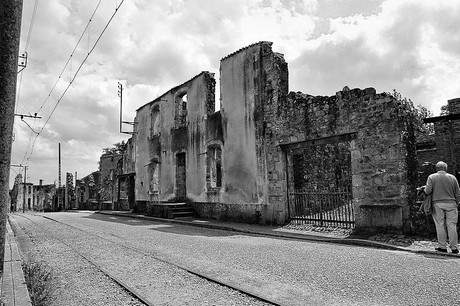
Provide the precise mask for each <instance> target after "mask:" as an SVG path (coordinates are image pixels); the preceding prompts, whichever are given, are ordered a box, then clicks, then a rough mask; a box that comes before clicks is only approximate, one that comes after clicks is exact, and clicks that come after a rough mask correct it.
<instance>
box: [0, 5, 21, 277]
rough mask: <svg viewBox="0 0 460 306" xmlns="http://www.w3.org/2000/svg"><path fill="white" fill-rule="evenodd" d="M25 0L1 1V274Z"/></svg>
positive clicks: (1, 269)
mask: <svg viewBox="0 0 460 306" xmlns="http://www.w3.org/2000/svg"><path fill="white" fill-rule="evenodd" d="M21 17H22V0H1V1H0V42H1V43H0V114H1V115H0V272H1V273H0V274H1V275H3V260H4V257H5V231H6V215H7V206H8V199H9V196H10V195H9V177H10V162H11V144H12V140H13V123H14V106H15V99H16V81H17V74H18V60H19V38H20V34H21Z"/></svg>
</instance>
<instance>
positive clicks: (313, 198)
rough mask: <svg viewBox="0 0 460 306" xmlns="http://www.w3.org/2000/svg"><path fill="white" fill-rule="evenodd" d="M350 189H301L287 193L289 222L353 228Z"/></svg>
mask: <svg viewBox="0 0 460 306" xmlns="http://www.w3.org/2000/svg"><path fill="white" fill-rule="evenodd" d="M352 200H353V198H352V193H351V189H350V188H321V189H313V188H311V189H310V188H302V189H295V190H294V189H293V190H291V191H290V192H289V212H290V218H291V221H293V222H294V223H298V224H313V225H319V226H335V227H343V228H354V226H355V215H354V211H353V201H352Z"/></svg>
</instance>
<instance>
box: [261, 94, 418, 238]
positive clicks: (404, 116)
mask: <svg viewBox="0 0 460 306" xmlns="http://www.w3.org/2000/svg"><path fill="white" fill-rule="evenodd" d="M283 102H284V103H276V104H272V105H271V112H266V117H265V119H264V120H265V121H266V122H271V125H270V126H267V130H266V131H265V135H271V137H270V138H274V139H276V140H278V143H276V144H279V145H281V146H286V145H288V144H297V145H300V146H301V145H302V143H303V142H310V143H311V141H315V139H316V140H320V139H323V138H327V137H339V138H338V139H340V137H341V135H342V137H345V136H346V135H352V136H350V137H351V140H349V142H348V143H349V150H350V154H351V169H352V186H353V201H354V208H355V214H356V227H357V228H358V229H364V230H365V229H371V228H372V229H375V228H389V229H402V228H403V225H404V221H405V220H406V219H407V218H408V215H409V202H410V201H413V200H414V199H413V195H412V191H411V190H412V189H413V188H415V185H416V175H414V174H416V165H414V164H413V163H411V162H410V161H408V160H407V156H408V155H410V154H412V155H415V142H414V136H413V131H411V129H410V126H409V124H408V122H410V120H409V117H410V116H411V112H410V109H409V108H408V107H407V105H404V104H403V103H401V102H400V101H398V100H397V99H395V98H394V97H393V96H391V95H389V94H385V93H383V94H377V93H376V92H375V90H374V89H373V88H367V89H364V90H361V89H353V90H349V89H348V88H347V87H346V88H344V90H342V91H340V92H338V93H337V94H336V95H335V96H331V97H322V96H317V97H314V96H310V95H306V94H302V93H294V92H291V93H289V95H288V96H287V99H286V100H284V101H283ZM345 138H346V137H345ZM409 153H410V154H409ZM271 154H272V156H271V157H272V159H270V158H268V159H267V160H268V163H269V164H268V168H269V169H273V167H276V164H277V163H276V162H271V161H270V160H273V155H274V154H275V151H274V150H272V152H271ZM289 154H290V153H289V152H287V155H288V156H289ZM412 157H414V156H412ZM274 159H275V160H282V159H283V155H282V154H281V151H278V156H277V157H276V158H274ZM288 170H289V169H288ZM291 171H292V170H291ZM269 173H270V172H269ZM276 174H278V173H276ZM271 175H272V176H273V173H272V174H271ZM284 178H285V177H283V176H282V175H281V177H278V179H279V181H281V180H284ZM284 181H285V180H284Z"/></svg>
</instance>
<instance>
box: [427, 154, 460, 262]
mask: <svg viewBox="0 0 460 306" xmlns="http://www.w3.org/2000/svg"><path fill="white" fill-rule="evenodd" d="M436 171H437V172H436V173H433V174H431V175H430V176H429V177H428V180H427V182H426V188H425V193H426V194H432V201H433V221H434V224H435V225H436V233H437V236H438V247H437V248H436V251H438V252H444V253H447V236H449V247H450V249H451V250H452V253H454V254H458V247H457V245H458V236H457V222H458V209H457V207H458V204H459V203H460V188H459V186H458V181H457V179H456V178H455V176H453V175H452V174H449V173H446V171H447V164H446V163H445V162H442V161H440V162H438V163H437V164H436ZM446 229H447V230H446Z"/></svg>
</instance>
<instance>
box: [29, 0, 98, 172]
mask: <svg viewBox="0 0 460 306" xmlns="http://www.w3.org/2000/svg"><path fill="white" fill-rule="evenodd" d="M36 1H38V0H36ZM101 2H102V0H99V2H98V4H97V5H96V8H95V9H94V10H93V13H92V14H91V17H90V18H89V21H88V23H87V24H86V27H85V29H84V30H83V32H82V33H81V35H80V38H79V39H78V41H77V43H76V44H75V47H74V48H73V50H72V53H71V54H70V56H69V59H68V60H67V62H66V63H65V65H64V67H63V68H62V71H61V73H60V74H59V77H58V78H57V80H56V82H55V83H54V85H53V87H52V88H51V91H50V93H49V94H48V96H47V97H46V99H45V100H44V101H43V103H42V105H41V106H40V108H39V110H38V111H37V113H39V112H40V111H41V110H42V108H43V106H44V105H45V103H46V102H47V101H48V99H49V97H51V94H52V93H53V91H54V89H55V88H56V86H57V84H58V83H59V81H60V79H61V77H62V75H63V73H64V72H65V69H66V68H67V65H68V64H69V62H70V63H71V60H72V57H73V55H74V53H75V51H76V49H77V48H78V46H79V44H80V42H81V40H82V38H83V36H84V34H85V32H86V30H87V29H88V27H89V25H90V23H91V22H92V20H93V17H94V15H95V14H96V12H97V10H98V8H99V6H100V4H101ZM26 45H28V44H26ZM21 77H22V74H21ZM23 121H24V120H23ZM34 126H35V120H34ZM29 128H31V127H30V126H29ZM31 130H32V131H33V132H34V133H35V134H36V135H37V136H36V137H38V135H39V133H37V132H35V131H34V130H33V128H31ZM29 135H30V136H29V140H28V143H27V148H26V151H25V153H24V157H23V159H22V163H25V164H27V161H28V160H29V159H30V157H31V156H32V153H33V148H34V146H35V140H36V138H35V139H34V141H33V143H32V149H31V152H30V155H29V157H27V155H28V153H29V148H30V144H31V142H32V136H33V135H32V133H30V134H29ZM26 158H27V161H26Z"/></svg>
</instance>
